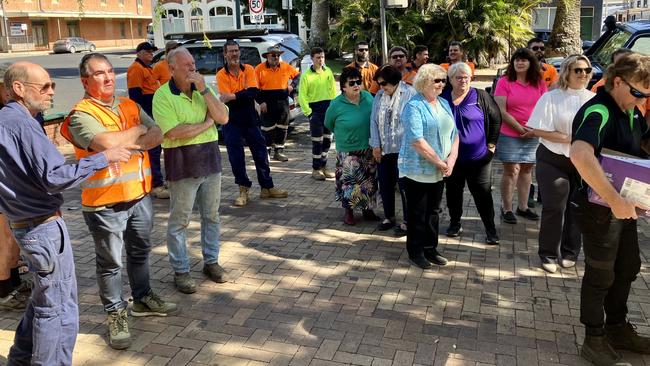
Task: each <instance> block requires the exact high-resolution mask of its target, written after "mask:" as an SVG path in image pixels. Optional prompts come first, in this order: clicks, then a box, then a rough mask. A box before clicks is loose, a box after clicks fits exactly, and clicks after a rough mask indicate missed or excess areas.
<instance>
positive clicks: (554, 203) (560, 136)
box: [527, 55, 595, 273]
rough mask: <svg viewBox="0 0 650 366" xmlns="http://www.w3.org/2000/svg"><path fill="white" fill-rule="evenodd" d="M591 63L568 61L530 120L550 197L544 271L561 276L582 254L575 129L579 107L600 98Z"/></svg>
mask: <svg viewBox="0 0 650 366" xmlns="http://www.w3.org/2000/svg"><path fill="white" fill-rule="evenodd" d="M591 71H592V69H591V63H590V62H589V59H588V58H587V57H585V56H581V55H573V56H569V57H568V58H567V59H565V60H564V62H562V66H561V67H560V76H559V79H558V81H557V83H556V89H554V90H552V91H550V92H548V93H546V94H544V95H542V97H541V98H539V101H538V102H537V104H536V105H535V108H534V109H533V113H532V114H531V115H530V118H529V119H528V124H527V126H528V127H530V128H532V130H531V131H530V132H528V135H530V136H535V137H539V138H540V145H539V147H538V148H537V166H536V174H537V183H538V185H539V191H540V193H541V195H542V197H544V206H543V207H542V220H541V224H540V229H539V249H538V254H539V258H540V259H541V261H542V268H543V269H544V270H545V271H547V272H549V273H555V271H556V270H557V265H558V264H559V265H560V266H561V267H563V268H571V267H573V266H574V265H575V262H576V260H577V258H578V254H580V246H581V241H582V240H581V237H580V231H579V230H578V228H577V226H576V225H575V223H574V221H573V217H572V215H571V213H570V212H569V207H570V206H569V205H570V201H569V198H570V197H571V194H572V193H573V191H574V190H575V188H576V183H577V182H576V179H575V174H576V172H575V168H574V167H573V164H571V160H570V159H569V149H570V147H571V125H572V123H573V118H574V117H575V115H576V113H577V112H578V109H580V107H582V105H583V104H585V103H586V102H587V101H588V100H589V99H591V98H593V96H594V95H595V94H594V93H592V92H591V91H589V90H587V89H586V87H587V84H588V83H589V80H590V79H591Z"/></svg>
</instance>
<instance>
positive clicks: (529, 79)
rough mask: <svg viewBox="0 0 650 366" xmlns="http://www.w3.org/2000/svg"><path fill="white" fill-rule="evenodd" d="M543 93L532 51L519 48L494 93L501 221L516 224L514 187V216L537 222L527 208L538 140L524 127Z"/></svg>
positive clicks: (542, 84)
mask: <svg viewBox="0 0 650 366" xmlns="http://www.w3.org/2000/svg"><path fill="white" fill-rule="evenodd" d="M545 92H546V84H544V80H543V79H542V74H541V69H540V66H539V61H538V60H537V57H535V55H534V54H533V52H532V51H531V50H529V49H527V48H520V49H518V50H517V51H515V53H514V54H513V55H512V58H511V59H510V63H509V64H508V69H507V70H506V74H505V75H504V76H503V77H502V78H501V79H499V81H498V82H497V86H496V88H495V90H494V100H495V101H496V102H497V104H498V105H499V109H500V110H501V117H502V120H503V123H502V124H501V136H499V147H498V148H497V150H496V157H497V159H499V160H501V162H502V163H503V175H502V176H501V200H502V204H503V206H502V208H501V219H502V220H503V221H504V222H505V223H507V224H516V223H517V218H516V217H515V215H514V213H513V212H512V195H513V194H514V191H515V186H516V187H517V197H518V200H517V201H518V204H519V205H518V207H517V211H516V213H517V215H519V216H522V217H524V218H526V219H529V220H539V215H537V214H536V213H535V212H533V211H532V210H531V209H530V208H528V192H529V191H530V183H531V181H532V180H533V167H534V165H535V160H536V157H535V151H537V145H538V144H539V139H538V138H536V137H534V135H533V134H532V132H531V131H532V129H531V128H529V127H526V123H528V118H529V117H530V114H531V113H532V111H533V108H534V107H535V104H536V103H537V100H538V99H539V98H540V97H541V96H542V94H544V93H545Z"/></svg>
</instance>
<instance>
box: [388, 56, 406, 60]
mask: <svg viewBox="0 0 650 366" xmlns="http://www.w3.org/2000/svg"><path fill="white" fill-rule="evenodd" d="M404 57H406V55H392V56H390V58H392V59H393V60H397V59H398V58H404Z"/></svg>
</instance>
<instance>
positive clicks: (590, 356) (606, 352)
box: [580, 335, 632, 366]
mask: <svg viewBox="0 0 650 366" xmlns="http://www.w3.org/2000/svg"><path fill="white" fill-rule="evenodd" d="M580 356H582V358H584V359H585V360H587V361H589V362H591V363H593V364H594V365H597V366H632V364H630V363H628V362H627V361H625V360H624V359H623V356H621V355H620V354H619V353H618V352H616V351H615V350H614V348H612V346H611V345H610V344H609V342H607V338H606V337H605V336H604V335H603V336H589V335H588V336H586V337H585V342H584V343H583V344H582V350H580Z"/></svg>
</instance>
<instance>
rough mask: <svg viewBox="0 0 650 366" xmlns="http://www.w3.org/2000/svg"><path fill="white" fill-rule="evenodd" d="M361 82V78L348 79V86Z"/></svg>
mask: <svg viewBox="0 0 650 366" xmlns="http://www.w3.org/2000/svg"><path fill="white" fill-rule="evenodd" d="M361 84H363V82H362V81H361V80H348V86H355V85H361Z"/></svg>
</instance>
